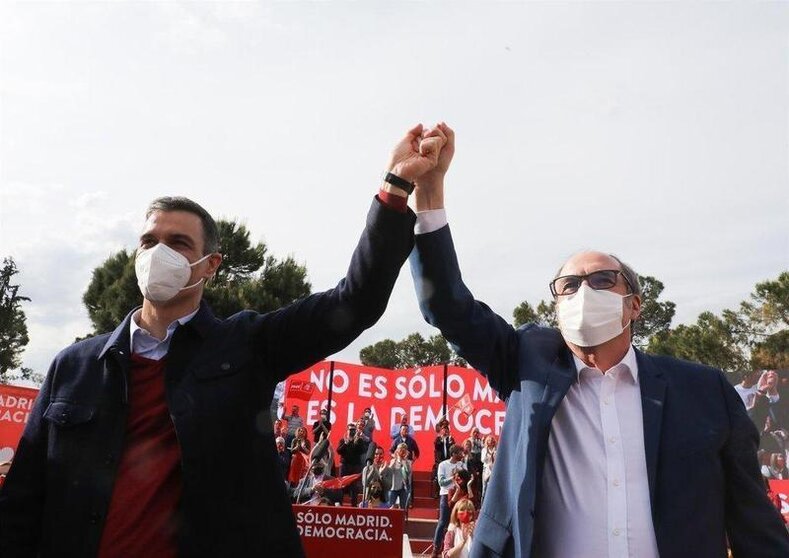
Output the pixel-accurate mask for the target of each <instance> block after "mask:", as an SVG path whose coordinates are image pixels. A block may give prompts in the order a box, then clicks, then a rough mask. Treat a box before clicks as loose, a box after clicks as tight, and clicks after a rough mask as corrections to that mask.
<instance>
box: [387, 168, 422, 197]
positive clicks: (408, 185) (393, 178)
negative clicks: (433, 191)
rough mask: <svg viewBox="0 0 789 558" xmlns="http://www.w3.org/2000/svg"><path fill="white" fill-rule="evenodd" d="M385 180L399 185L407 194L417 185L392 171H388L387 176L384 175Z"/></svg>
mask: <svg viewBox="0 0 789 558" xmlns="http://www.w3.org/2000/svg"><path fill="white" fill-rule="evenodd" d="M384 182H388V183H389V184H391V185H392V186H397V187H398V188H400V189H401V190H404V191H405V193H406V194H410V193H411V192H413V191H414V187H415V184H414V183H413V182H408V181H407V180H406V179H405V178H400V177H399V176H397V175H396V174H392V173H391V172H387V173H386V176H384Z"/></svg>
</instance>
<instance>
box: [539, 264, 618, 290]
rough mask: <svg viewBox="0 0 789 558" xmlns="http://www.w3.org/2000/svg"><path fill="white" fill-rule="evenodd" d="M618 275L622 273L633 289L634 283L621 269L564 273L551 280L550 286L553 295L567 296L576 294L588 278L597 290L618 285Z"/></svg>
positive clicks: (591, 285)
mask: <svg viewBox="0 0 789 558" xmlns="http://www.w3.org/2000/svg"><path fill="white" fill-rule="evenodd" d="M617 275H622V278H623V279H624V280H625V283H627V286H628V287H630V290H631V291H632V290H633V285H631V284H630V281H628V280H627V277H626V276H625V275H624V274H623V273H622V270H620V269H601V270H600V271H593V272H592V273H587V274H586V275H562V276H561V277H557V278H556V279H554V280H553V281H551V282H550V283H549V284H548V286H549V287H550V288H551V294H552V295H553V296H567V295H571V294H575V293H577V292H578V289H580V288H581V283H583V281H584V279H586V283H587V284H588V285H589V286H590V287H591V288H593V289H594V290H596V291H600V290H605V289H610V288H612V287H613V286H614V285H616V277H617Z"/></svg>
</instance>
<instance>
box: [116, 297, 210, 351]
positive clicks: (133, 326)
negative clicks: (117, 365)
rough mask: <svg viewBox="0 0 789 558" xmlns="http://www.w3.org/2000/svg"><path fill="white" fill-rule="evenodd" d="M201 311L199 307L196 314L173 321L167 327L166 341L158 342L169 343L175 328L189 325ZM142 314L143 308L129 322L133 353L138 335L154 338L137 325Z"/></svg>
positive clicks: (192, 313)
mask: <svg viewBox="0 0 789 558" xmlns="http://www.w3.org/2000/svg"><path fill="white" fill-rule="evenodd" d="M199 311H200V308H199V307H198V308H197V310H195V311H194V312H191V313H190V314H187V315H186V316H182V317H180V318H178V319H177V320H175V321H173V322H172V323H171V324H170V325H168V326H167V334H166V335H165V336H164V339H161V340H159V339H157V341H160V342H162V343H163V342H165V341H167V340H168V339H169V338H170V336H171V335H172V334H173V332H174V331H175V328H177V327H178V326H179V325H184V324H186V323H188V322H189V320H191V319H192V318H194V317H195V314H197V313H198V312H199ZM141 314H142V308H140V309H139V310H137V311H136V312H135V313H134V314H132V319H131V320H129V338H130V340H131V349H132V352H134V339H135V337H137V336H138V335H147V336H148V337H153V336H152V335H151V333H150V332H149V331H148V330H146V329H143V328H141V327H140V326H139V324H138V323H137V322H138V321H139V320H140V315H141Z"/></svg>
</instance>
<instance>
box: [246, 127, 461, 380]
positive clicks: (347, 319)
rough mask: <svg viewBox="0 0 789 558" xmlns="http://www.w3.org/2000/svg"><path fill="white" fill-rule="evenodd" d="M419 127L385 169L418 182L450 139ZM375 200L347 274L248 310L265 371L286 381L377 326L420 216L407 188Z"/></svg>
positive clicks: (387, 188)
mask: <svg viewBox="0 0 789 558" xmlns="http://www.w3.org/2000/svg"><path fill="white" fill-rule="evenodd" d="M422 132H423V129H422V126H421V125H418V126H415V127H414V128H412V129H411V130H409V131H408V133H407V134H406V135H405V137H403V139H401V140H400V142H399V143H398V144H397V145H396V146H395V148H394V150H393V152H392V155H391V158H390V161H389V165H388V167H387V170H388V171H389V172H391V173H393V174H395V175H397V176H399V177H400V178H401V179H403V180H405V181H407V182H413V181H414V180H415V179H417V178H418V177H420V176H422V175H423V174H424V173H425V172H427V171H428V170H430V169H432V168H433V167H434V166H435V165H436V162H437V160H438V154H439V152H440V150H441V147H442V146H443V144H444V143H445V141H446V140H445V138H443V136H442V135H433V136H431V137H430V138H423V137H422ZM381 190H382V192H381V193H379V195H378V196H377V197H376V199H375V200H374V201H373V204H372V207H371V209H370V212H369V214H368V216H367V226H366V227H365V229H364V231H363V232H362V236H361V238H360V240H359V243H358V244H357V246H356V250H355V251H354V252H353V255H352V256H351V264H350V266H349V267H348V271H347V273H346V275H345V277H344V278H343V279H342V280H340V282H339V283H338V284H337V286H336V287H334V288H333V289H330V290H328V291H325V292H322V293H317V294H314V295H311V296H308V297H306V298H304V299H302V300H300V301H298V302H295V303H293V304H291V305H289V306H287V307H285V308H282V309H280V310H278V311H276V312H272V313H269V314H266V315H262V316H261V315H258V314H255V313H252V312H250V313H248V315H247V319H250V320H253V321H254V322H256V323H255V327H254V328H252V329H253V330H254V331H255V339H252V340H251V342H252V344H253V346H254V347H255V348H256V349H257V352H258V354H260V355H261V357H262V358H263V359H264V362H265V364H266V365H267V366H266V369H267V370H268V371H270V372H273V373H274V374H276V376H277V379H282V378H285V377H286V376H288V375H289V374H291V373H293V372H297V371H300V370H302V369H304V368H305V367H307V366H309V365H310V364H312V363H314V362H316V361H318V360H320V359H322V358H325V357H326V356H328V355H331V354H333V353H335V352H337V351H339V350H341V349H343V348H344V347H346V346H347V345H348V344H349V343H351V342H352V341H353V340H354V339H356V337H358V336H359V335H360V334H361V333H362V332H363V331H364V330H365V329H367V328H369V327H370V326H372V325H373V324H374V323H375V322H376V321H378V319H379V318H380V317H381V315H382V314H383V312H384V310H385V309H386V305H387V302H388V300H389V296H390V294H391V292H392V288H393V287H394V284H395V281H396V280H397V276H398V274H399V271H400V267H401V266H402V264H403V262H404V261H405V259H406V258H407V257H408V254H409V252H410V251H411V249H412V247H413V228H414V221H415V216H414V214H413V212H410V211H409V210H408V209H407V208H406V201H405V197H406V196H407V194H406V192H405V191H404V190H402V189H400V188H398V187H396V186H393V185H391V184H389V183H384V185H383V186H382V188H381Z"/></svg>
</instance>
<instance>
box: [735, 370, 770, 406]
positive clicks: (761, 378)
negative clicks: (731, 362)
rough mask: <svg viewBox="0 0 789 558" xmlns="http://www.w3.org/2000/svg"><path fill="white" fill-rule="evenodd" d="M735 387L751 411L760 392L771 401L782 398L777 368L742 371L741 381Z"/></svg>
mask: <svg viewBox="0 0 789 558" xmlns="http://www.w3.org/2000/svg"><path fill="white" fill-rule="evenodd" d="M734 389H735V390H736V391H737V395H739V396H740V399H742V402H743V404H744V405H745V408H746V409H747V410H749V411H750V410H751V409H752V408H753V406H754V403H755V402H756V396H757V395H759V394H761V395H764V396H766V397H767V399H768V402H769V403H777V402H778V401H779V400H780V394H779V393H778V374H777V373H776V372H775V370H764V371H762V370H747V371H745V372H743V373H742V376H741V381H740V383H739V384H737V385H735V386H734Z"/></svg>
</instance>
